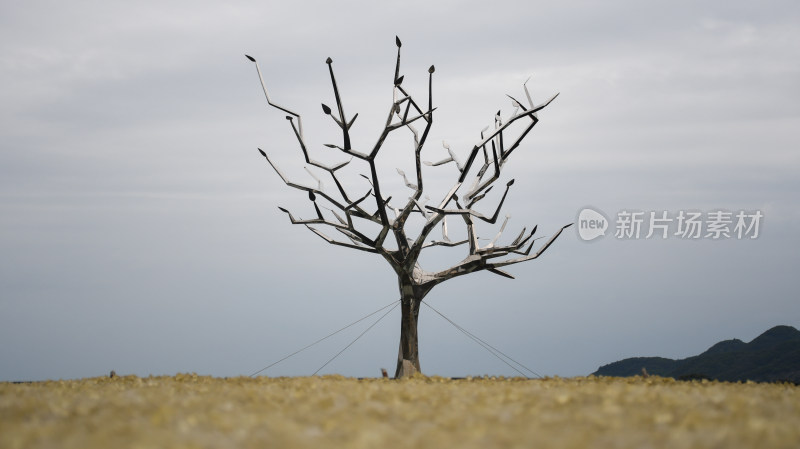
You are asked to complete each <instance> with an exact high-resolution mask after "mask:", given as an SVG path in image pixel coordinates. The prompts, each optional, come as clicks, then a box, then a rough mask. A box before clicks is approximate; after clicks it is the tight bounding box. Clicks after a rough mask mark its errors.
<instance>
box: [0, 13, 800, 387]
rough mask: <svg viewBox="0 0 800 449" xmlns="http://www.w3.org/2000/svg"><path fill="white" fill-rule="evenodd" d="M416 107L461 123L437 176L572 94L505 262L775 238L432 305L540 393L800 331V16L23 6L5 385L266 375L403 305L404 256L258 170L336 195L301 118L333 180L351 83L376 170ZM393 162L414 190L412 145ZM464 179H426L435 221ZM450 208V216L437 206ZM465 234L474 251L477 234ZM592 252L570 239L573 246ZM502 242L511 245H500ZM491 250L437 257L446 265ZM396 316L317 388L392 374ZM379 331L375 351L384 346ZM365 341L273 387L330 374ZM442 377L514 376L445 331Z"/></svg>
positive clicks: (546, 128)
mask: <svg viewBox="0 0 800 449" xmlns="http://www.w3.org/2000/svg"><path fill="white" fill-rule="evenodd" d="M395 35H399V36H400V38H401V39H402V41H403V48H402V49H403V63H402V67H401V73H402V74H404V75H405V80H406V81H405V82H404V85H405V86H407V87H408V88H409V89H411V90H412V93H413V92H416V93H417V95H420V96H422V95H424V92H425V89H426V80H427V68H428V66H429V65H431V64H435V65H436V73H435V76H434V103H435V105H436V106H437V107H438V109H437V116H436V119H435V120H436V122H435V124H434V127H433V130H432V134H431V137H430V138H429V143H428V145H427V146H426V149H425V151H424V153H423V154H424V158H425V159H428V160H438V159H441V158H443V157H445V155H446V153H445V150H444V149H443V148H442V147H441V144H440V142H441V141H442V140H447V141H448V142H449V143H450V144H451V145H452V146H453V148H455V149H456V150H457V151H458V152H459V154H462V155H463V154H466V151H467V149H468V148H470V147H471V145H472V144H473V143H474V142H475V140H476V137H477V136H478V134H479V132H480V130H481V129H482V128H483V127H484V126H486V125H488V124H490V123H491V122H492V118H493V116H494V113H495V112H496V111H497V110H498V109H502V110H503V111H504V115H506V114H508V113H509V112H510V109H511V107H510V102H509V100H508V98H507V97H506V94H511V95H513V96H515V97H517V98H519V96H524V92H523V90H522V83H523V82H524V81H525V80H526V79H527V78H528V77H529V76H532V78H531V81H530V82H529V84H528V85H529V87H530V88H531V91H532V93H533V96H534V98H535V100H537V101H543V100H544V99H545V98H548V97H549V96H550V95H552V94H554V93H556V92H560V96H559V97H558V98H557V99H556V100H555V101H554V102H553V103H552V104H551V105H550V106H549V107H548V108H547V109H545V110H544V111H543V112H541V113H540V119H541V122H540V123H539V124H538V125H537V126H536V128H535V129H534V131H533V132H532V133H531V134H530V135H529V136H528V137H527V138H526V140H525V143H524V144H523V146H522V147H521V148H520V149H518V150H517V151H516V152H515V154H514V156H513V157H512V159H511V162H510V164H509V166H508V167H507V168H506V173H505V176H504V179H511V178H515V179H516V180H517V182H516V183H515V185H514V188H513V189H512V190H511V193H510V195H509V199H508V201H507V203H506V206H505V208H504V211H505V212H506V213H509V214H512V219H511V221H510V222H509V229H510V231H509V232H508V235H510V236H511V237H509V238H512V237H513V236H514V235H515V234H516V233H517V232H518V231H519V229H521V228H522V226H529V227H530V226H532V225H533V224H537V223H538V224H539V229H540V230H542V231H543V232H544V234H548V233H551V232H553V231H554V230H556V229H557V228H558V227H559V226H562V225H564V224H566V223H570V222H573V221H575V220H576V219H577V215H578V212H579V211H580V210H581V209H582V208H584V207H586V206H590V207H592V208H594V209H596V210H598V211H602V212H603V213H605V214H606V216H607V217H608V218H610V219H612V222H613V220H614V219H615V218H616V215H617V214H618V212H620V211H623V210H637V211H645V212H649V211H657V212H660V211H663V210H667V211H670V213H672V214H673V215H675V214H677V212H678V211H680V210H697V211H702V212H710V211H713V210H718V209H722V210H727V211H733V212H736V211H740V210H745V211H749V212H753V211H761V212H762V213H763V215H764V218H763V220H762V222H761V227H760V235H759V237H758V238H757V239H749V238H745V239H737V238H729V239H720V240H712V239H699V240H687V239H681V238H679V237H677V236H671V237H670V238H668V239H665V240H660V239H644V238H640V239H617V238H615V237H614V235H613V234H614V229H613V223H612V229H609V233H608V234H607V235H606V236H605V237H602V238H600V239H598V240H596V241H592V242H584V241H582V240H581V239H580V238H579V237H578V234H577V232H569V233H565V234H564V235H562V237H561V238H560V239H559V240H558V241H557V242H556V244H555V245H554V246H553V247H552V248H551V249H550V250H548V252H547V253H546V254H545V255H544V256H543V257H541V258H540V259H537V260H535V261H532V262H528V263H526V264H522V265H516V266H514V267H512V268H510V269H509V271H511V272H512V273H513V274H514V275H515V276H517V279H516V280H508V279H505V278H501V277H498V276H495V275H492V274H490V273H478V274H474V275H470V276H465V277H461V278H458V279H455V280H452V281H449V282H447V283H445V284H443V285H441V286H439V287H437V288H436V289H435V290H434V291H433V292H432V293H431V294H430V295H429V296H428V297H427V299H426V301H428V302H430V303H431V305H433V306H434V307H436V308H437V309H438V310H440V311H441V312H443V313H444V314H445V315H447V316H448V317H449V318H451V319H452V320H454V321H455V322H456V323H458V324H460V325H461V326H463V327H465V328H466V329H468V330H470V331H471V332H473V333H474V334H476V335H478V336H479V337H481V338H483V339H484V340H486V341H488V342H490V343H491V344H492V345H494V346H495V347H497V348H499V349H501V350H503V351H504V352H505V353H507V354H509V355H511V356H512V357H514V358H515V359H517V360H519V361H520V362H522V363H524V364H525V365H526V366H528V367H530V368H533V369H534V370H536V371H537V372H539V373H541V374H543V375H560V376H573V375H585V374H588V373H590V372H592V371H594V370H595V369H597V367H599V366H600V365H603V364H606V363H610V362H613V361H615V360H619V359H621V358H624V357H632V356H647V355H659V356H665V357H674V358H682V357H687V356H691V355H695V354H698V353H700V352H702V351H704V350H705V349H707V347H708V346H710V345H711V344H713V343H715V342H717V341H719V340H723V339H731V338H740V339H743V340H745V341H749V340H751V339H752V338H754V337H756V336H757V335H758V334H760V333H761V332H763V331H765V330H766V329H768V328H770V327H772V326H775V325H778V324H786V325H791V326H795V327H800V301H798V298H797V291H798V286H800V285H799V284H800V281H798V276H797V274H796V272H797V270H798V266H800V256H798V254H797V250H796V248H798V247H800V238H798V234H797V229H800V177H798V173H800V152H798V144H800V138H799V137H798V129H800V106H798V105H800V82H799V81H798V80H800V46H799V45H798V42H800V6H798V5H797V3H796V2H790V1H786V2H766V3H763V2H762V3H757V2H743V1H733V2H731V1H725V2H723V1H719V2H690V1H669V2H660V1H659V2H634V1H616V2H534V1H519V2H516V1H502V2H494V3H492V4H490V3H487V2H458V1H440V2H436V3H435V5H428V4H427V2H421V1H408V2H355V1H339V2H315V1H312V2H277V1H273V2H269V1H268V2H264V1H261V2H229V3H228V4H226V5H221V4H217V3H212V2H207V3H204V2H182V1H174V2H137V3H131V2H101V3H97V2H68V3H64V2H45V1H32V2H9V1H7V2H3V3H2V4H1V5H0V105H1V106H0V342H2V344H0V380H36V379H53V378H72V377H84V376H95V375H102V374H106V373H108V371H110V370H112V369H114V370H116V372H117V373H126V374H128V373H130V374H139V375H148V374H172V373H176V372H197V373H201V374H212V375H217V376H232V375H240V374H250V373H252V372H254V371H255V370H257V369H259V368H262V367H263V366H266V365H267V364H269V363H271V362H273V361H275V360H278V359H280V358H281V357H282V356H284V355H286V354H288V353H290V352H292V351H294V350H296V349H299V348H301V347H303V346H304V345H306V344H308V343H310V342H313V341H314V340H316V339H317V338H320V337H322V336H324V335H326V334H328V333H330V332H332V331H334V330H336V329H338V328H339V327H342V326H344V325H346V324H348V323H350V322H351V321H354V320H356V319H357V318H360V317H361V316H364V315H366V314H368V313H370V312H372V311H374V310H376V309H378V308H379V307H381V306H383V305H385V304H388V303H389V302H391V301H392V300H394V299H396V298H397V296H398V292H397V285H396V279H395V278H394V276H393V273H392V271H391V269H390V267H389V266H388V265H387V264H386V263H384V262H383V261H382V260H381V259H380V258H379V257H377V256H374V255H370V254H366V253H356V252H353V251H349V250H347V249H343V248H337V247H333V246H330V245H327V244H326V243H325V242H324V241H322V240H320V239H319V238H317V237H316V236H314V235H313V234H311V233H310V232H308V231H307V230H305V229H303V228H301V227H298V226H292V225H291V224H290V223H289V222H288V220H287V219H286V216H285V215H284V214H282V213H281V212H280V211H279V210H278V208H277V206H287V207H290V208H291V209H292V210H297V211H298V213H299V214H300V215H302V214H303V213H305V214H306V215H308V213H309V212H308V211H307V207H308V205H307V201H306V200H305V197H304V195H303V194H302V193H301V192H297V191H294V190H292V189H289V188H288V187H286V186H284V185H283V184H282V183H281V181H280V179H279V178H278V177H277V175H275V173H274V172H273V171H272V170H271V169H270V168H269V166H268V165H267V164H266V163H265V162H264V160H263V158H261V157H260V156H259V155H258V153H257V151H256V147H260V148H262V149H264V150H265V151H267V152H268V153H269V154H270V155H271V156H273V157H275V159H276V160H277V161H278V163H279V164H280V165H281V168H283V169H284V170H285V171H286V172H287V173H289V174H290V176H291V177H292V178H294V179H297V180H299V181H301V182H306V183H308V182H311V179H310V178H309V177H308V175H307V174H306V173H305V172H304V171H303V169H302V168H303V165H302V164H301V162H302V159H301V153H300V151H299V148H298V147H297V144H296V141H295V140H294V136H293V134H292V132H291V128H290V127H289V126H288V125H287V123H286V121H285V120H284V118H283V116H284V114H283V113H281V112H280V111H277V110H275V109H272V108H269V107H268V105H267V104H266V101H265V100H264V97H263V93H262V92H261V90H260V86H259V84H258V79H257V76H256V73H255V70H254V68H253V66H252V64H251V63H250V62H249V61H247V60H246V59H245V58H244V54H245V53H246V54H250V55H253V56H254V57H256V58H257V59H258V60H259V63H260V65H261V68H262V70H263V72H264V77H265V80H266V82H267V84H268V87H269V88H270V90H271V95H272V96H273V100H275V101H276V102H278V103H279V104H282V105H285V106H287V107H289V108H291V109H293V110H296V111H298V112H300V113H301V114H303V119H304V126H305V133H306V135H307V136H308V138H309V141H310V142H311V143H312V144H313V145H314V149H313V151H317V153H316V154H318V155H319V158H321V159H324V160H329V161H335V160H341V159H339V156H338V155H336V154H333V153H331V152H330V151H329V150H327V149H326V148H325V147H323V146H322V145H321V144H323V143H329V142H336V141H337V134H336V128H335V127H334V126H333V125H332V124H331V123H330V122H329V121H328V120H325V119H326V117H325V116H324V115H323V114H322V111H321V110H320V107H319V104H320V103H321V102H326V103H328V104H332V103H333V95H332V92H331V89H330V84H329V79H328V73H327V69H326V66H325V63H324V61H325V58H326V57H328V56H330V57H332V58H333V60H334V68H335V70H336V74H337V80H338V81H339V83H340V84H339V86H340V89H341V91H342V95H343V99H344V102H345V106H346V108H347V111H348V114H353V113H355V112H358V113H359V119H358V122H357V123H356V125H355V127H354V133H355V136H356V140H355V141H356V142H357V144H358V143H361V142H363V143H361V145H371V144H373V143H374V139H375V138H376V137H377V134H378V132H379V127H380V126H381V122H382V120H384V114H385V113H386V111H387V109H388V106H389V104H390V102H391V95H392V90H391V84H390V83H391V77H392V76H393V74H394V59H395V51H396V48H395V44H394V39H395ZM403 143H404V142H403V141H401V140H398V141H397V142H392V145H396V149H395V147H392V149H389V148H387V150H386V155H385V156H382V160H381V163H382V166H381V170H382V173H385V177H386V179H387V185H388V186H389V187H387V188H389V189H395V190H396V192H397V194H398V195H399V194H402V193H405V192H404V191H403V189H404V187H403V186H402V183H401V182H400V179H399V178H398V177H397V175H396V174H395V173H393V170H394V168H395V167H406V169H407V170H409V171H410V169H408V168H407V167H410V165H408V164H410V162H409V159H408V154H409V153H408V147H403V146H402V144H403ZM454 170H455V169H454V168H453V167H452V166H445V167H442V168H438V169H430V170H428V171H426V176H429V178H430V180H431V181H430V183H431V185H432V186H434V187H432V189H431V190H430V191H428V194H429V195H430V196H431V197H432V198H434V199H435V198H439V197H441V195H442V194H443V193H444V192H443V191H442V190H443V189H446V188H447V187H449V186H450V185H451V183H452V182H453V180H454V179H455V176H454ZM438 187H441V188H440V189H439V190H436V188H438ZM453 227H455V226H453ZM575 228H576V227H573V228H572V229H570V231H572V230H573V229H575ZM495 232H496V228H486V231H485V237H492V236H493V234H494V233H495ZM465 251H466V250H465V249H463V248H456V249H450V250H449V251H442V252H437V253H435V254H434V255H433V256H432V257H430V258H428V259H426V260H425V261H424V262H426V263H428V264H430V266H436V265H437V264H445V263H447V262H451V263H454V262H457V261H458V260H460V259H461V258H463V257H464V256H465ZM399 320H400V316H399V311H397V310H395V311H394V312H393V313H392V314H390V315H388V316H387V317H386V318H385V319H384V320H383V321H381V322H380V323H379V324H378V325H376V326H375V327H374V328H373V329H372V330H371V331H370V332H369V333H368V334H366V336H365V337H364V338H363V339H361V340H359V341H358V342H357V343H355V344H354V345H353V346H352V347H351V348H349V349H348V350H347V351H346V352H345V353H343V354H342V356H340V357H339V358H337V359H336V360H335V361H334V362H332V363H330V364H329V365H328V366H326V367H325V369H324V370H322V371H321V373H341V374H345V375H351V376H375V375H379V369H380V368H381V367H385V368H388V369H390V370H392V369H393V368H394V363H395V361H396V354H397V340H398V336H399ZM359 326H360V327H359ZM367 326H368V322H363V323H360V325H358V326H354V327H353V328H351V329H348V331H346V332H343V333H342V334H341V335H337V337H336V338H332V339H330V340H327V341H326V342H325V343H324V344H322V345H319V346H317V347H315V348H314V349H312V350H310V351H307V352H305V353H302V354H301V355H299V356H297V357H295V358H292V359H290V360H288V361H286V362H284V363H282V364H280V365H277V366H275V367H274V368H271V369H270V370H268V371H266V372H265V374H267V375H308V374H311V373H313V372H314V371H315V370H316V369H317V368H319V367H320V366H321V365H322V364H323V363H324V362H325V361H326V360H328V359H329V358H330V357H331V356H333V355H334V354H335V353H336V352H338V351H339V350H340V349H341V348H343V347H344V346H345V345H346V344H347V343H349V342H350V341H352V339H354V338H355V337H356V336H357V335H358V334H359V333H360V332H361V331H362V330H364V329H365V328H366V327H367ZM420 339H421V343H420V359H421V364H422V368H423V371H424V372H425V373H427V374H441V375H447V376H461V375H467V374H504V375H514V374H516V373H515V372H514V371H513V370H511V369H510V368H509V367H508V366H506V365H504V364H502V363H501V362H499V361H498V360H497V359H495V358H494V357H492V356H491V355H490V354H488V353H487V352H484V351H483V350H482V349H480V348H479V347H478V346H477V345H475V343H473V342H472V341H470V340H468V339H467V338H465V337H464V336H463V335H462V334H460V333H459V332H458V331H457V330H456V329H454V328H453V327H451V326H450V325H449V324H448V323H447V322H446V321H444V320H443V319H441V318H440V317H439V316H437V315H436V314H434V313H432V311H431V310H430V309H425V308H423V310H422V314H421V318H420Z"/></svg>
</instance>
